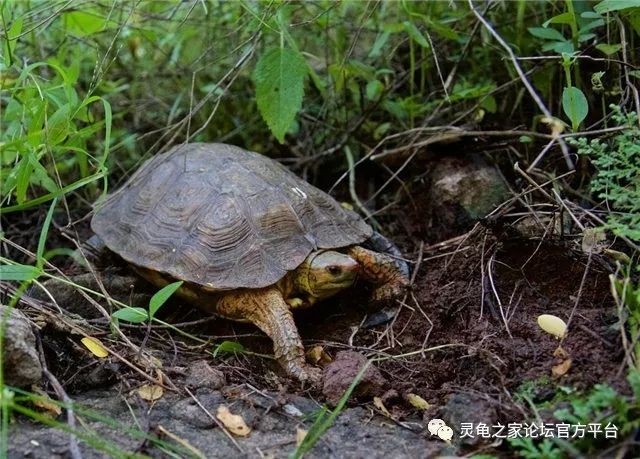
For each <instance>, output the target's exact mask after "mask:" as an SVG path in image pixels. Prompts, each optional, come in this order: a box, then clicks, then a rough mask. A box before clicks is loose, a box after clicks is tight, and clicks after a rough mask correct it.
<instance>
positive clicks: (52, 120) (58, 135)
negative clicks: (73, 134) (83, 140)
mask: <svg viewBox="0 0 640 459" xmlns="http://www.w3.org/2000/svg"><path fill="white" fill-rule="evenodd" d="M70 112H71V106H70V105H69V104H64V105H63V106H62V107H60V108H59V109H58V110H56V112H55V113H54V114H53V115H51V116H50V117H49V119H48V120H47V135H48V140H49V143H50V144H51V145H57V144H59V143H60V142H62V141H63V140H64V139H65V138H66V137H67V136H68V135H69V133H70V130H71V126H70V121H69V118H70Z"/></svg>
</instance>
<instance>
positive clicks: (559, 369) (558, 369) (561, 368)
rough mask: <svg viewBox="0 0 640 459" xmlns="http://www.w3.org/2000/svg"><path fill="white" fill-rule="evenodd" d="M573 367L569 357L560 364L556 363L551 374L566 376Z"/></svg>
mask: <svg viewBox="0 0 640 459" xmlns="http://www.w3.org/2000/svg"><path fill="white" fill-rule="evenodd" d="M569 368H571V359H567V360H565V361H563V362H562V363H559V364H558V365H554V366H553V368H552V369H551V374H552V375H553V376H555V377H560V376H564V375H565V374H567V372H568V371H569Z"/></svg>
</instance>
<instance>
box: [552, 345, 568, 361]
mask: <svg viewBox="0 0 640 459" xmlns="http://www.w3.org/2000/svg"><path fill="white" fill-rule="evenodd" d="M553 356H554V357H558V358H559V359H566V358H568V357H569V353H568V352H567V351H565V350H564V348H563V347H562V346H558V348H557V349H556V350H555V351H553Z"/></svg>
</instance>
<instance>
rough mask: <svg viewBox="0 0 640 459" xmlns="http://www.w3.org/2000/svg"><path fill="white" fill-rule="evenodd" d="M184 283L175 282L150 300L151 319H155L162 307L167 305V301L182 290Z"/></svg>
mask: <svg viewBox="0 0 640 459" xmlns="http://www.w3.org/2000/svg"><path fill="white" fill-rule="evenodd" d="M182 283H183V281H178V282H174V283H172V284H169V285H165V286H164V287H162V288H161V289H160V290H158V291H157V292H156V293H155V294H154V295H153V296H152V297H151V300H149V317H151V318H153V317H154V316H155V315H156V312H158V309H160V306H162V305H163V304H165V303H166V302H167V300H168V299H169V298H170V297H171V295H173V294H174V293H175V291H176V290H178V289H179V288H180V286H181V285H182Z"/></svg>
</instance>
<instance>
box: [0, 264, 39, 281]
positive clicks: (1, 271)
mask: <svg viewBox="0 0 640 459" xmlns="http://www.w3.org/2000/svg"><path fill="white" fill-rule="evenodd" d="M41 272H42V271H41V270H40V269H38V268H37V267H35V266H29V265H20V264H18V265H0V281H29V280H33V279H35V278H36V277H38V276H39V275H40V273H41Z"/></svg>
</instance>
